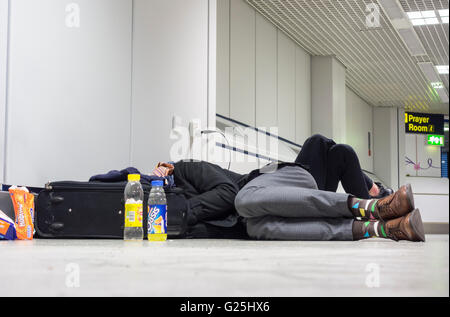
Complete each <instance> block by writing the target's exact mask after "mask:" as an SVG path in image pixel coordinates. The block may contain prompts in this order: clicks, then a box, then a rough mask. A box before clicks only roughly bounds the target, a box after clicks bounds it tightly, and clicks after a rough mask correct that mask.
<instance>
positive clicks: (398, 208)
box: [375, 184, 415, 221]
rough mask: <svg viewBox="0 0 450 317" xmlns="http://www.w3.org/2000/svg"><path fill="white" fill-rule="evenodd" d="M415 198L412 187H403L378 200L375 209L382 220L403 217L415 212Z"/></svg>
mask: <svg viewBox="0 0 450 317" xmlns="http://www.w3.org/2000/svg"><path fill="white" fill-rule="evenodd" d="M414 208H415V207H414V196H413V192H412V189H411V185H410V184H408V185H405V186H402V187H401V188H400V189H399V190H398V191H396V192H395V193H393V194H392V195H389V196H387V197H385V198H382V199H380V200H378V202H377V203H376V206H375V209H376V211H377V215H378V217H379V219H381V220H385V221H386V220H390V219H396V218H399V217H403V216H405V215H407V214H408V213H409V212H411V211H412V210H414Z"/></svg>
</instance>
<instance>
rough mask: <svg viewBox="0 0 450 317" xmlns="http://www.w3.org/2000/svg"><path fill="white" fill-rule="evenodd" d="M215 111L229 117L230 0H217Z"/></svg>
mask: <svg viewBox="0 0 450 317" xmlns="http://www.w3.org/2000/svg"><path fill="white" fill-rule="evenodd" d="M217 113H218V114H221V115H223V116H225V117H230V0H218V1H217Z"/></svg>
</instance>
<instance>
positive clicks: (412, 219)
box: [385, 209, 425, 242]
mask: <svg viewBox="0 0 450 317" xmlns="http://www.w3.org/2000/svg"><path fill="white" fill-rule="evenodd" d="M385 226H386V229H387V232H386V234H387V236H388V238H390V239H392V240H395V241H399V240H408V241H415V242H420V241H421V242H425V232H424V229H423V223H422V217H421V216H420V211H419V209H414V210H413V211H412V212H410V213H409V214H407V215H406V216H404V217H401V218H397V219H394V220H389V221H388V222H386V224H385Z"/></svg>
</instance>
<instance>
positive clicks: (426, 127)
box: [405, 112, 444, 135]
mask: <svg viewBox="0 0 450 317" xmlns="http://www.w3.org/2000/svg"><path fill="white" fill-rule="evenodd" d="M405 132H406V133H415V134H433V135H444V115H442V114H430V113H416V112H405Z"/></svg>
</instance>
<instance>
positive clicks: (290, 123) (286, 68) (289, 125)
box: [278, 31, 296, 140]
mask: <svg viewBox="0 0 450 317" xmlns="http://www.w3.org/2000/svg"><path fill="white" fill-rule="evenodd" d="M295 48H296V47H295V44H294V42H293V41H292V40H291V39H290V38H288V37H287V36H286V35H285V34H284V33H282V32H281V31H279V32H278V128H279V135H280V136H281V137H283V138H286V139H288V140H295V137H296V132H295V119H296V115H295V107H296V104H295V92H296V85H295V75H296V67H295V54H296V51H295Z"/></svg>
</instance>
